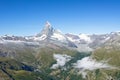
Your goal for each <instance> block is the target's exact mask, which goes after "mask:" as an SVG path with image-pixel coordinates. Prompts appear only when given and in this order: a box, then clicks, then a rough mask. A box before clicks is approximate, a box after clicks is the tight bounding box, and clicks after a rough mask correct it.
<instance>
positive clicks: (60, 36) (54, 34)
mask: <svg viewBox="0 0 120 80" xmlns="http://www.w3.org/2000/svg"><path fill="white" fill-rule="evenodd" d="M51 37H52V38H55V39H57V40H59V41H64V40H66V38H65V37H64V36H63V35H61V34H60V33H53V35H52V36H51Z"/></svg>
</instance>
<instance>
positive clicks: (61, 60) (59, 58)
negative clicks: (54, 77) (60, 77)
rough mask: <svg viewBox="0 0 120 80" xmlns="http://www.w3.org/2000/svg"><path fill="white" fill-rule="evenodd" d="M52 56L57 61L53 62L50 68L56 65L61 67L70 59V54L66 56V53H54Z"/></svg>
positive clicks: (54, 67)
mask: <svg viewBox="0 0 120 80" xmlns="http://www.w3.org/2000/svg"><path fill="white" fill-rule="evenodd" d="M53 57H54V59H55V60H56V61H57V63H56V64H53V66H52V67H51V69H56V68H58V67H63V66H64V65H65V63H66V62H68V61H70V60H71V56H68V55H66V54H54V55H53Z"/></svg>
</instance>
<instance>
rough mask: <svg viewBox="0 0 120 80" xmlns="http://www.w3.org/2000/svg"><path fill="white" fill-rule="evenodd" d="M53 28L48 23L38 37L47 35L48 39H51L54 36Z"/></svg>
mask: <svg viewBox="0 0 120 80" xmlns="http://www.w3.org/2000/svg"><path fill="white" fill-rule="evenodd" d="M53 32H54V30H53V28H52V26H51V24H50V23H49V22H48V21H47V22H46V24H45V27H44V28H43V30H42V31H41V33H39V34H37V35H36V37H40V36H42V35H46V36H47V37H46V38H49V37H50V36H51V35H53Z"/></svg>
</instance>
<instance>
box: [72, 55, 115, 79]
mask: <svg viewBox="0 0 120 80" xmlns="http://www.w3.org/2000/svg"><path fill="white" fill-rule="evenodd" d="M104 62H105V61H104ZM104 62H103V61H101V62H97V61H96V60H94V59H92V58H91V57H84V58H83V59H81V60H78V61H77V63H74V64H73V67H74V68H76V69H78V70H79V73H81V74H82V76H83V78H85V76H86V75H87V72H86V70H90V71H93V70H95V69H103V68H104V69H112V68H114V67H112V66H110V65H108V64H107V63H104Z"/></svg>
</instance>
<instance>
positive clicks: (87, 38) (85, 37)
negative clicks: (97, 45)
mask: <svg viewBox="0 0 120 80" xmlns="http://www.w3.org/2000/svg"><path fill="white" fill-rule="evenodd" d="M78 36H79V38H80V39H83V40H85V41H88V42H91V39H90V37H89V36H88V35H86V34H80V35H78Z"/></svg>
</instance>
